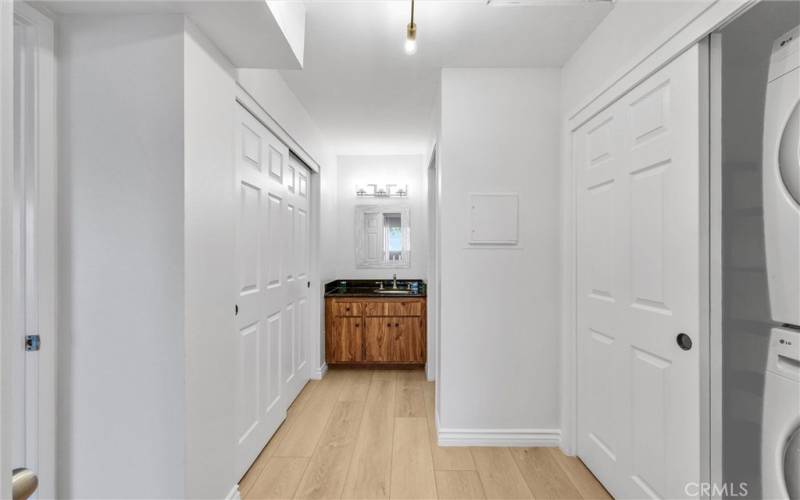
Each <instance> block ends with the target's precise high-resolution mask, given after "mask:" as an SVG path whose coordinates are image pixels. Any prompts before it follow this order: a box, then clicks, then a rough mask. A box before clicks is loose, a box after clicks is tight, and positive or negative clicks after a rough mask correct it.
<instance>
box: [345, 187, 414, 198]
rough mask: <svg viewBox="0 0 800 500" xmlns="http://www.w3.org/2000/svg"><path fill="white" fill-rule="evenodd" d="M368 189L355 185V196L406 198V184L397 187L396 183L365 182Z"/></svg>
mask: <svg viewBox="0 0 800 500" xmlns="http://www.w3.org/2000/svg"><path fill="white" fill-rule="evenodd" d="M367 187H368V188H370V189H364V188H363V187H361V186H356V196H358V197H359V198H406V197H407V196H408V185H405V186H402V187H398V185H397V184H386V185H385V186H378V185H377V184H367Z"/></svg>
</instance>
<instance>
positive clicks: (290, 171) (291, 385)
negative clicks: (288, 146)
mask: <svg viewBox="0 0 800 500" xmlns="http://www.w3.org/2000/svg"><path fill="white" fill-rule="evenodd" d="M284 176H285V179H284V180H285V182H284V184H285V186H286V188H287V190H286V193H285V195H284V196H285V199H286V204H285V211H284V213H285V217H286V234H285V235H284V244H285V248H286V254H285V256H286V258H285V261H284V262H285V266H284V271H285V278H286V292H287V296H286V300H285V307H284V317H285V320H284V324H283V339H282V352H283V355H282V358H281V367H282V369H281V380H282V384H283V391H282V392H283V394H285V395H286V397H287V398H288V399H287V401H292V400H294V398H295V397H297V395H298V394H299V393H300V390H301V389H302V388H303V386H304V385H306V382H308V378H309V370H308V363H307V359H308V349H307V343H308V337H309V328H310V322H309V314H310V310H309V306H308V304H309V302H308V298H309V276H308V272H309V246H310V239H309V236H310V231H309V229H310V226H311V224H310V219H309V217H310V209H309V200H308V198H309V192H310V189H309V188H310V185H309V182H310V179H311V171H310V170H309V169H308V168H306V167H305V166H304V165H303V164H301V163H300V162H299V161H298V160H297V159H296V158H294V157H293V156H292V157H290V158H289V161H288V166H287V169H286V171H285V172H284Z"/></svg>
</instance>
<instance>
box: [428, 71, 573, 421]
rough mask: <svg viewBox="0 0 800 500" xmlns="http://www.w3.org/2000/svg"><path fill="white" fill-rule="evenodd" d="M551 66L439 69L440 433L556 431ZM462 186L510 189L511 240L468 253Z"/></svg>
mask: <svg viewBox="0 0 800 500" xmlns="http://www.w3.org/2000/svg"><path fill="white" fill-rule="evenodd" d="M560 81H561V80H560V71H559V70H558V69H445V70H443V71H442V95H441V131H440V132H441V133H440V137H439V139H440V143H439V155H440V156H439V164H440V167H441V201H440V208H441V214H440V216H441V277H442V284H441V287H442V288H441V289H442V293H441V300H442V302H441V328H442V331H441V347H440V349H441V355H440V358H441V366H440V367H439V370H440V379H439V384H440V386H441V387H440V399H439V402H438V411H439V418H440V431H441V430H447V429H470V430H475V431H481V430H486V431H488V430H499V431H503V430H505V431H508V430H511V429H557V428H558V427H559V418H558V417H559V409H558V404H559V400H558V382H559V375H558V368H559V365H558V355H557V353H558V350H559V330H558V306H559V301H558V296H559V287H560V282H559V231H560V228H559V220H558V217H557V216H556V214H558V212H559V203H560V201H559V189H558V187H559V175H558V173H559V168H560V163H559V127H558V124H559V116H560V106H559V103H560V90H559V89H560ZM470 192H517V193H519V200H520V218H519V221H520V243H519V245H518V247H516V248H509V249H496V250H492V249H468V248H466V247H467V240H468V236H469V219H470V205H469V193H470Z"/></svg>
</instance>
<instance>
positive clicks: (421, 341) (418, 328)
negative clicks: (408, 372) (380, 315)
mask: <svg viewBox="0 0 800 500" xmlns="http://www.w3.org/2000/svg"><path fill="white" fill-rule="evenodd" d="M387 319H388V321H387V323H390V324H391V327H390V328H389V330H390V335H389V356H390V359H391V360H392V361H395V362H398V363H423V362H425V334H424V331H425V330H424V325H423V318H421V317H420V318H413V317H412V318H387Z"/></svg>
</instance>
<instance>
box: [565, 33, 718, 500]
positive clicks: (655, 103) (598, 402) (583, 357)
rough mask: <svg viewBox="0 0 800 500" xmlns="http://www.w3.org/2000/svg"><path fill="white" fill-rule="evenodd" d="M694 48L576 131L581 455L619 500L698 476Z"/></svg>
mask: <svg viewBox="0 0 800 500" xmlns="http://www.w3.org/2000/svg"><path fill="white" fill-rule="evenodd" d="M699 50H700V49H699V47H694V48H692V49H690V50H688V51H687V52H686V53H684V54H682V55H681V56H679V57H678V58H677V59H676V60H674V61H673V62H671V63H670V64H669V65H667V66H666V67H665V68H663V69H662V70H660V71H659V72H658V73H656V74H654V75H653V76H651V77H650V78H648V79H647V80H646V81H644V82H643V83H641V84H640V85H639V86H638V87H636V88H635V89H633V90H632V91H630V92H629V93H628V94H627V95H625V96H623V97H622V98H621V99H620V100H618V101H617V102H615V103H614V104H613V105H612V106H610V107H609V108H607V109H606V110H604V111H602V112H601V113H600V114H599V115H598V116H595V117H594V118H593V119H592V120H590V121H589V122H587V123H586V124H585V125H583V126H582V127H581V128H580V129H578V130H576V131H575V132H574V133H573V152H574V155H573V161H574V162H575V163H574V167H575V173H576V183H577V185H576V188H577V203H578V205H577V242H578V256H577V258H578V260H577V290H578V292H577V295H578V297H577V299H578V300H577V305H578V311H577V328H578V455H579V456H580V458H581V459H582V460H583V461H584V462H585V463H586V465H587V466H588V467H589V468H590V469H591V470H592V472H593V473H594V474H595V475H596V476H597V477H598V478H599V479H600V480H601V481H602V482H603V484H604V485H605V486H606V487H607V489H608V490H609V491H610V492H611V494H612V495H614V496H615V497H617V498H682V497H686V496H687V492H686V491H685V487H686V484H687V483H690V482H695V483H696V482H697V481H699V480H700V476H701V469H700V462H701V461H700V453H701V450H700V369H699V367H700V363H699V352H700V349H699V344H700V342H699V340H700V339H699V336H700V335H706V334H707V332H706V330H705V327H704V326H703V325H701V309H700V300H701V289H700V286H701V280H702V272H703V267H702V265H701V258H702V251H701V234H700V232H701V228H702V224H701V215H702V213H703V211H702V210H701V202H702V200H703V199H704V197H703V196H701V184H702V183H701V177H700V165H701V162H700V138H699V137H700V128H699V127H700V122H701V120H700V114H699V113H700V106H699V103H700V99H701V98H702V97H701V93H700V89H701V85H700V79H699V78H700V74H699V69H700V57H699ZM706 258H707V255H706ZM689 340H691V342H692V344H693V345H692V346H691V347H690V346H689Z"/></svg>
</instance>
